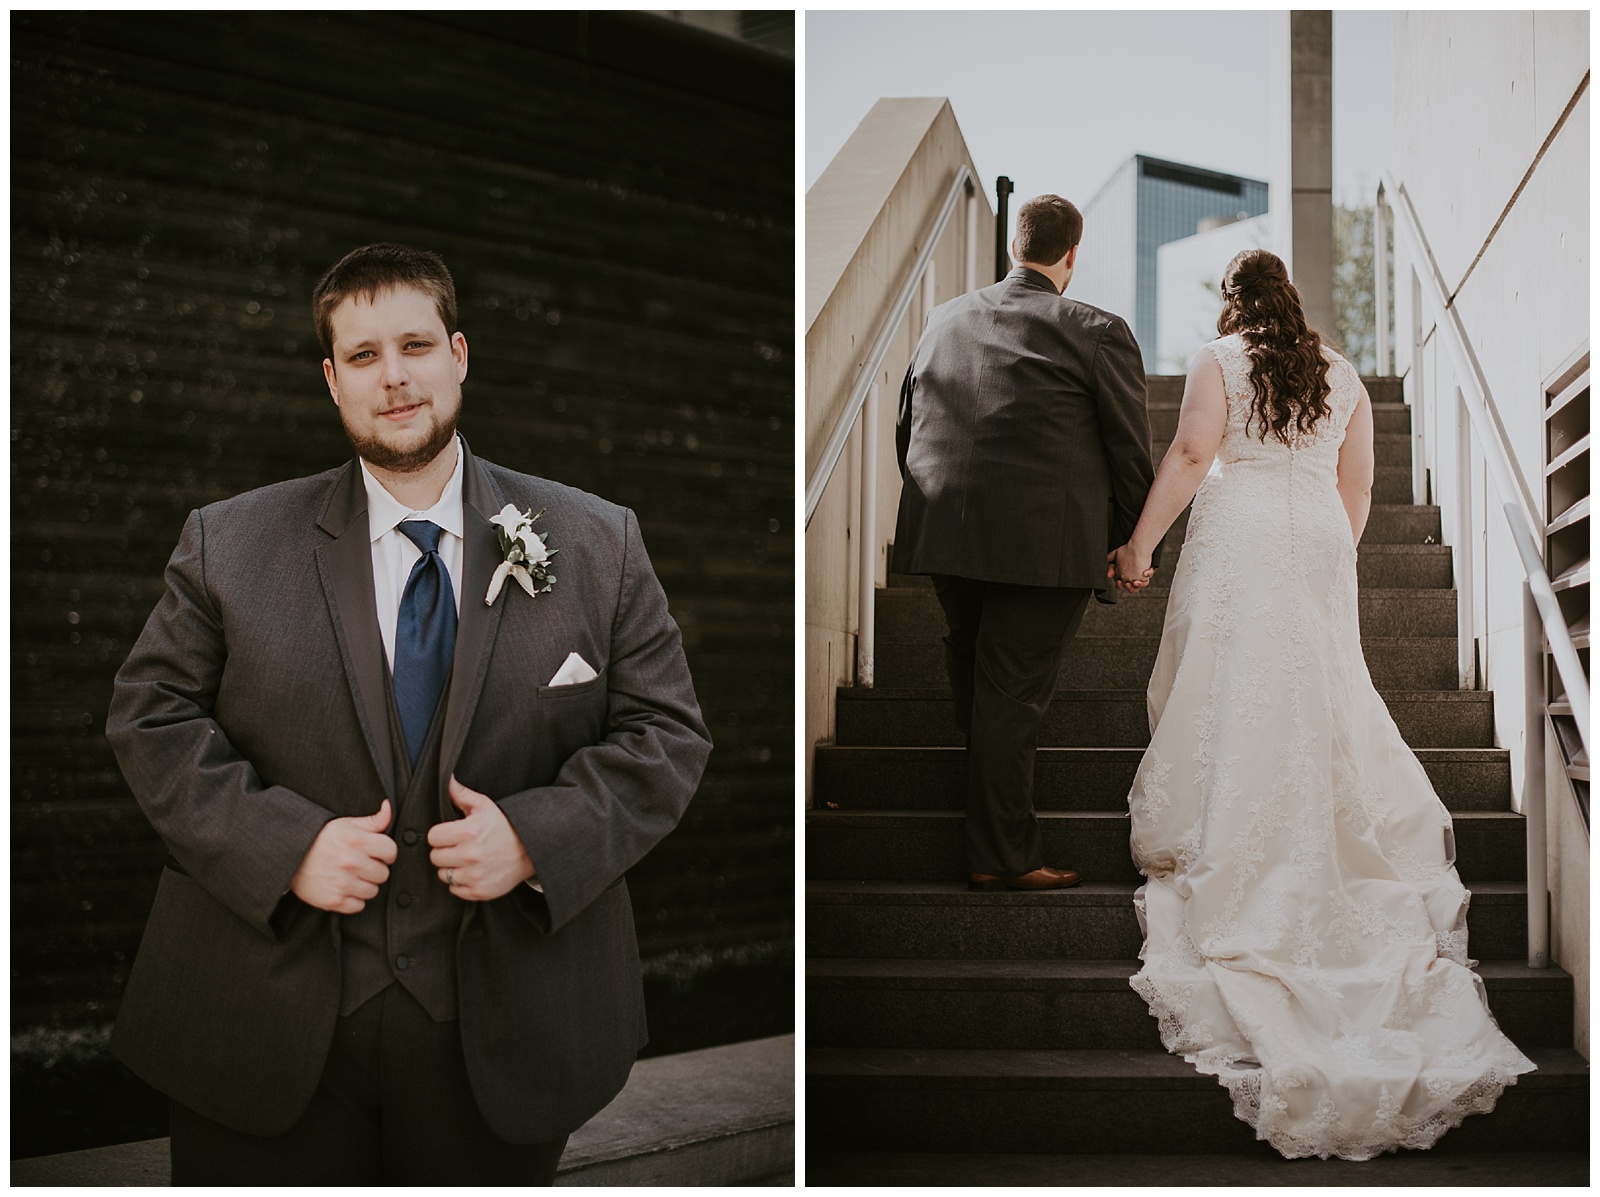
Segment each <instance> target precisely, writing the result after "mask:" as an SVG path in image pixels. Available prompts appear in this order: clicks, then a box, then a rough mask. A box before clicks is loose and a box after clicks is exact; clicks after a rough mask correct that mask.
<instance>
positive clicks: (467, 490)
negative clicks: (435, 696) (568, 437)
mask: <svg viewBox="0 0 1600 1197" xmlns="http://www.w3.org/2000/svg"><path fill="white" fill-rule="evenodd" d="M461 448H462V451H463V453H464V454H465V457H466V460H465V462H464V463H463V466H462V478H461V522H462V529H461V530H462V546H461V619H460V621H459V623H458V624H457V627H456V655H455V662H454V664H453V666H452V667H451V670H450V695H449V699H448V702H447V705H446V707H445V722H444V739H443V741H442V742H441V743H440V745H439V806H440V809H439V817H440V818H441V819H453V818H455V817H456V810H455V807H454V806H453V805H452V804H451V802H450V794H449V779H450V774H451V773H452V772H453V771H454V770H455V767H456V758H457V757H458V756H459V755H460V754H461V745H462V743H463V741H465V739H466V735H467V728H468V727H470V726H471V725H472V715H473V712H474V711H475V710H477V707H478V697H479V695H480V694H481V692H482V690H483V681H484V678H485V677H486V676H487V674H488V672H489V653H490V651H491V650H492V649H493V648H494V639H495V633H496V632H497V631H499V629H500V613H501V612H502V611H504V610H505V607H506V604H505V591H504V589H502V591H501V598H500V599H499V600H498V601H497V602H496V603H495V605H494V606H492V607H489V606H485V605H484V601H483V596H484V595H485V594H487V593H488V592H489V582H490V581H491V580H492V579H493V577H494V571H495V569H496V568H497V567H498V566H499V565H500V561H501V556H500V540H499V537H498V536H496V535H495V528H494V525H493V524H491V523H490V522H489V517H490V516H491V515H495V514H497V513H498V512H499V511H500V508H501V507H502V506H503V505H504V504H505V499H504V497H503V495H502V494H501V491H500V488H499V487H498V486H497V485H496V484H495V481H494V478H493V476H492V475H490V473H489V471H488V470H487V469H486V468H485V467H484V465H483V463H482V462H480V461H479V460H478V459H477V458H476V457H474V456H473V455H472V453H471V451H470V450H468V449H467V442H466V439H465V438H463V439H462V441H461ZM508 585H510V584H509V583H508Z"/></svg>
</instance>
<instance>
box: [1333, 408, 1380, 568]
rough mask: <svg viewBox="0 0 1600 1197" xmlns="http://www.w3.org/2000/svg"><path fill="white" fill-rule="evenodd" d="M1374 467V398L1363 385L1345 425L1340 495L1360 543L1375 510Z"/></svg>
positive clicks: (1355, 536)
mask: <svg viewBox="0 0 1600 1197" xmlns="http://www.w3.org/2000/svg"><path fill="white" fill-rule="evenodd" d="M1372 471H1373V449H1372V399H1371V398H1370V397H1369V396H1368V395H1367V388H1366V387H1362V388H1361V398H1360V399H1358V400H1356V409H1355V411H1353V412H1351V413H1350V423H1348V424H1346V425H1345V429H1344V444H1343V445H1341V446H1339V498H1340V499H1342V500H1343V501H1344V510H1345V514H1346V515H1348V516H1349V517H1350V536H1351V538H1352V539H1353V540H1354V541H1355V542H1356V543H1357V544H1360V543H1361V533H1362V532H1364V531H1365V530H1366V527H1367V516H1368V515H1369V514H1370V513H1371V511H1372Z"/></svg>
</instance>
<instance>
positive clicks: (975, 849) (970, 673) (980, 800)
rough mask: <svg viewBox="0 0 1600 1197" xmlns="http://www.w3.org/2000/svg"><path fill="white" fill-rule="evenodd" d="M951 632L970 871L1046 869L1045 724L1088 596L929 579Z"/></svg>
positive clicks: (1062, 589) (1003, 873)
mask: <svg viewBox="0 0 1600 1197" xmlns="http://www.w3.org/2000/svg"><path fill="white" fill-rule="evenodd" d="M933 586H934V590H935V592H936V593H937V594H938V596H939V605H940V606H941V607H943V608H944V616H945V622H946V624H947V625H948V627H949V634H948V635H946V636H945V638H944V643H945V663H946V666H947V668H948V669H949V673H950V688H951V690H952V691H953V692H954V695H955V715H956V726H957V727H959V728H960V729H961V730H962V731H964V732H966V733H967V819H966V828H967V867H968V869H969V871H971V872H973V873H986V874H990V875H993V876H998V877H1020V876H1021V875H1022V874H1024V873H1030V872H1032V871H1033V870H1034V869H1037V868H1039V867H1040V866H1041V865H1043V864H1044V863H1045V861H1044V840H1043V837H1042V836H1041V834H1040V831H1039V820H1038V818H1037V817H1036V816H1035V814H1034V811H1033V764H1034V752H1035V750H1036V749H1037V747H1038V744H1039V724H1040V723H1041V722H1042V721H1043V719H1044V713H1045V710H1046V709H1047V708H1048V707H1049V706H1050V697H1051V695H1052V693H1053V692H1054V691H1055V685H1056V677H1057V675H1058V674H1059V672H1060V669H1061V656H1062V653H1063V652H1064V651H1065V650H1066V645H1067V642H1068V641H1069V640H1071V639H1072V637H1073V635H1074V634H1075V633H1076V632H1077V630H1078V625H1079V624H1080V623H1081V622H1082V621H1083V612H1084V609H1085V607H1086V606H1087V605H1088V602H1089V596H1090V595H1092V594H1093V593H1094V592H1093V591H1092V590H1088V589H1084V588H1079V587H1067V586H1014V585H1009V584H1007V583H1003V582H983V581H978V580H976V579H973V578H960V577H953V576H951V575H948V574H935V575H933Z"/></svg>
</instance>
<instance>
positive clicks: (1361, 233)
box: [1333, 205, 1394, 374]
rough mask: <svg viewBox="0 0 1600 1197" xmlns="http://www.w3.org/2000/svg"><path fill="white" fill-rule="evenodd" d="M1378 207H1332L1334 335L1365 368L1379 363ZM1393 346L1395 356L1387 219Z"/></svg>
mask: <svg viewBox="0 0 1600 1197" xmlns="http://www.w3.org/2000/svg"><path fill="white" fill-rule="evenodd" d="M1372 212H1373V210H1372V209H1371V208H1341V207H1338V206H1337V205H1336V206H1335V207H1334V209H1333V262H1334V266H1333V322H1334V329H1333V341H1334V345H1335V347H1336V348H1337V349H1338V350H1339V352H1340V353H1342V354H1344V356H1345V357H1347V358H1349V359H1350V361H1351V362H1352V363H1353V364H1354V365H1355V367H1356V368H1357V369H1358V370H1360V371H1361V372H1362V373H1363V374H1371V373H1373V372H1374V371H1375V370H1376V369H1377V368H1378V347H1377V334H1376V328H1377V305H1376V302H1375V299H1374V292H1373V278H1372V275H1373V262H1372V255H1373V218H1372ZM1388 243H1389V244H1388V249H1389V262H1390V274H1391V277H1390V280H1389V352H1390V362H1391V365H1390V368H1391V369H1393V364H1392V363H1393V360H1394V280H1393V263H1394V225H1393V222H1390V223H1389V225H1388Z"/></svg>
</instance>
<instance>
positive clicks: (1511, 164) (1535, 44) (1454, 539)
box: [1393, 12, 1590, 1056]
mask: <svg viewBox="0 0 1600 1197" xmlns="http://www.w3.org/2000/svg"><path fill="white" fill-rule="evenodd" d="M1394 39H1395V40H1394V63H1395V86H1394V102H1395V114H1394V120H1395V126H1394V128H1395V134H1394V162H1395V168H1394V172H1393V173H1394V175H1395V179H1396V181H1397V182H1398V183H1399V184H1400V185H1401V187H1403V188H1404V189H1405V191H1406V192H1407V194H1408V195H1409V196H1410V199H1411V203H1412V205H1413V207H1414V208H1415V210H1416V212H1417V215H1418V218H1419V220H1420V221H1421V224H1422V227H1423V233H1424V235H1425V236H1426V238H1427V240H1428V242H1429V244H1430V246H1431V248H1432V251H1433V255H1434V258H1435V260H1436V262H1437V264H1438V268H1439V272H1440V274H1441V275H1442V276H1443V279H1444V285H1445V287H1446V288H1448V290H1449V292H1450V294H1451V295H1452V296H1453V299H1454V304H1455V307H1456V310H1457V311H1458V312H1459V314H1460V318H1461V321H1462V323H1463V324H1464V326H1465V328H1466V332H1467V337H1468V340H1469V341H1470V343H1471V346H1472V349H1473V352H1474V353H1475V354H1476V356H1477V359H1478V362H1479V365H1480V367H1481V369H1482V371H1483V375H1484V377H1485V379H1486V380H1487V382H1488V386H1489V389H1490V391H1491V393H1492V395H1493V398H1494V403H1495V405H1496V407H1497V408H1498V410H1499V412H1500V417H1501V420H1502V422H1503V425H1504V428H1505V432H1506V436H1507V439H1508V440H1509V447H1510V452H1511V456H1512V459H1513V461H1514V464H1515V466H1516V467H1517V469H1518V471H1519V472H1520V473H1521V475H1522V477H1523V479H1525V480H1526V483H1527V485H1528V488H1529V490H1530V491H1531V492H1532V495H1533V499H1534V502H1535V504H1541V503H1542V502H1543V498H1542V489H1543V488H1542V485H1541V478H1542V472H1543V464H1544V461H1543V449H1542V440H1541V438H1542V435H1543V410H1544V402H1545V400H1544V395H1545V392H1546V390H1547V389H1549V388H1550V387H1551V386H1553V385H1554V383H1555V382H1556V380H1557V379H1558V378H1560V377H1561V376H1562V375H1563V374H1564V373H1567V372H1569V370H1570V367H1571V366H1572V364H1573V363H1574V362H1575V361H1578V360H1580V359H1581V358H1582V356H1583V355H1585V354H1587V352H1588V349H1589V320H1590V313H1589V92H1588V90H1587V83H1588V79H1587V75H1588V70H1589V57H1588V48H1589V15H1588V13H1587V12H1554V13H1547V12H1537V13H1535V12H1472V13H1448V12H1421V13H1400V14H1397V15H1396V16H1395V19H1394ZM1412 269H1413V263H1412V262H1410V261H1409V260H1408V258H1407V257H1406V254H1405V250H1404V249H1403V248H1402V247H1401V246H1400V245H1399V243H1398V239H1397V246H1396V263H1395V271H1396V273H1395V278H1396V285H1395V298H1396V319H1395V328H1396V336H1397V340H1398V341H1399V344H1398V345H1397V347H1396V348H1397V354H1396V369H1397V371H1398V372H1401V373H1404V374H1406V375H1407V382H1406V388H1407V399H1408V401H1409V402H1410V403H1412V404H1413V406H1414V407H1416V408H1418V409H1419V412H1418V414H1419V418H1418V420H1417V424H1418V432H1419V435H1420V437H1421V440H1422V457H1423V464H1424V465H1425V466H1426V468H1427V469H1428V470H1430V471H1431V475H1432V489H1433V494H1434V497H1435V502H1438V503H1439V504H1440V505H1441V507H1442V508H1443V523H1444V535H1445V540H1446V541H1447V542H1448V543H1450V544H1452V545H1454V546H1456V557H1457V570H1458V584H1459V586H1460V587H1461V589H1462V595H1463V614H1464V616H1465V617H1466V619H1467V621H1468V623H1467V627H1466V630H1465V632H1464V636H1465V637H1466V639H1465V642H1464V648H1463V667H1464V668H1463V682H1464V684H1468V685H1470V684H1471V683H1472V681H1473V662H1474V658H1475V659H1476V662H1477V674H1478V681H1479V682H1480V684H1482V685H1484V686H1486V687H1487V688H1489V689H1492V690H1493V691H1494V692H1495V722H1496V742H1497V743H1498V744H1500V745H1501V746H1503V747H1506V748H1509V749H1510V750H1511V761H1512V774H1513V786H1514V787H1515V789H1516V792H1517V793H1518V794H1520V792H1521V786H1522V778H1523V760H1522V743H1523V728H1522V701H1523V685H1522V668H1523V666H1522V634H1523V633H1522V598H1521V581H1522V568H1521V565H1520V561H1519V559H1518V557H1517V554H1516V549H1515V546H1514V545H1513V543H1512V541H1511V537H1510V533H1509V532H1508V530H1507V527H1506V521H1505V518H1504V516H1503V514H1502V512H1501V503H1502V501H1503V500H1502V499H1501V497H1500V496H1499V494H1498V493H1497V492H1496V491H1495V489H1494V487H1493V484H1492V482H1491V481H1490V480H1489V479H1488V478H1487V477H1486V476H1485V472H1484V468H1483V465H1482V453H1483V450H1482V446H1481V445H1479V444H1478V443H1477V437H1476V435H1475V434H1471V435H1469V433H1468V432H1467V431H1466V429H1465V428H1464V427H1463V424H1464V419H1465V417H1464V416H1462V415H1461V414H1460V409H1459V406H1458V405H1457V403H1456V400H1455V389H1456V387H1457V385H1458V383H1457V379H1456V377H1455V374H1454V368H1453V366H1452V363H1451V355H1450V353H1449V352H1448V350H1447V349H1446V347H1445V346H1444V345H1443V344H1442V343H1441V340H1440V338H1441V336H1442V334H1441V333H1440V332H1439V331H1438V330H1437V329H1435V328H1434V327H1433V321H1432V316H1431V315H1430V314H1429V313H1428V311H1427V308H1426V304H1423V305H1422V306H1421V308H1420V309H1419V306H1418V304H1417V303H1416V301H1415V300H1414V298H1413V286H1412V282H1411V271H1412ZM1413 328H1415V329H1416V330H1417V335H1418V336H1419V337H1420V339H1421V341H1422V346H1421V349H1420V350H1419V351H1413V348H1412V330H1413ZM1535 514H1536V515H1538V516H1542V514H1543V512H1542V509H1541V508H1536V509H1535ZM1556 765H1557V758H1556V757H1555V756H1554V755H1553V754H1552V756H1551V760H1550V766H1549V768H1548V770H1547V773H1548V776H1549V778H1550V785H1549V794H1548V796H1547V806H1548V813H1549V823H1550V828H1549V830H1550V859H1551V864H1550V884H1551V900H1552V905H1553V912H1554V913H1553V926H1552V946H1553V951H1554V954H1555V958H1556V960H1557V962H1558V963H1559V964H1560V965H1561V966H1562V967H1563V968H1565V969H1566V970H1567V971H1568V972H1570V973H1572V975H1573V976H1574V977H1575V978H1577V995H1576V997H1577V1001H1576V1009H1577V1026H1576V1028H1575V1039H1576V1044H1577V1047H1578V1050H1579V1051H1581V1052H1582V1053H1583V1054H1584V1055H1585V1056H1587V1055H1588V1053H1589V1024H1588V1011H1589V946H1588V944H1589V934H1588V912H1589V889H1588V870H1589V866H1588V847H1589V846H1588V835H1587V832H1586V831H1585V830H1584V828H1583V825H1582V823H1581V821H1580V820H1579V818H1578V816H1577V813H1576V811H1575V810H1573V809H1572V800H1571V797H1570V795H1569V793H1568V790H1567V783H1566V780H1565V777H1564V775H1563V773H1562V772H1561V770H1560V769H1559V768H1557V767H1556Z"/></svg>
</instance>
